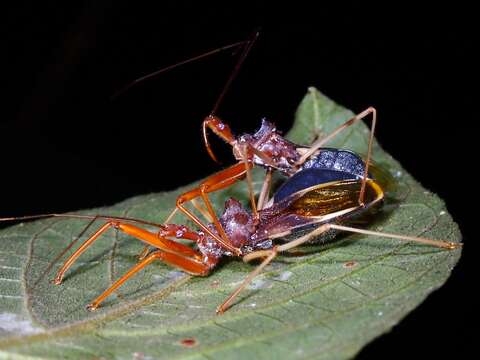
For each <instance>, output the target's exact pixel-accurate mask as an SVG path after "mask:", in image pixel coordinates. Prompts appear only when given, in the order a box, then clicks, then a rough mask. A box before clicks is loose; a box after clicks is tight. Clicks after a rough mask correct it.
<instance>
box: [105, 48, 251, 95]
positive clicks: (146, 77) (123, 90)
mask: <svg viewBox="0 0 480 360" xmlns="http://www.w3.org/2000/svg"><path fill="white" fill-rule="evenodd" d="M249 42H250V40H244V41H238V42H236V43H233V44H229V45H225V46H222V47H219V48H216V49H213V50H210V51H207V52H205V53H202V54H200V55H197V56H194V57H191V58H188V59H186V60H182V61H180V62H177V63H175V64H172V65H169V66H166V67H164V68H161V69H159V70H157V71H154V72H152V73H150V74H147V75H144V76H142V77H139V78H138V79H135V80H133V81H132V82H130V83H128V84H127V85H125V86H124V87H122V88H121V89H120V90H118V91H116V92H115V93H114V94H113V95H112V96H111V97H110V99H111V100H115V99H116V98H118V97H119V96H121V95H123V94H124V93H126V92H127V91H128V90H130V89H131V88H132V87H134V86H136V85H138V84H140V83H142V82H145V81H147V80H151V79H153V78H155V77H157V76H159V75H160V74H162V73H164V72H167V71H170V70H173V69H175V68H177V67H180V66H182V65H186V64H189V63H192V62H195V61H197V60H201V59H204V58H207V57H209V56H212V55H215V54H218V53H220V52H223V51H226V50H229V49H234V48H238V47H241V46H244V45H246V44H248V43H249Z"/></svg>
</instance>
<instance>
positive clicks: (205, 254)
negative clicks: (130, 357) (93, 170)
mask: <svg viewBox="0 0 480 360" xmlns="http://www.w3.org/2000/svg"><path fill="white" fill-rule="evenodd" d="M222 94H223V93H222ZM369 113H372V114H375V111H374V110H373V109H369V110H368V111H366V112H364V113H362V114H363V115H367V114H369ZM362 114H361V115H362ZM361 117H363V116H357V117H355V118H353V119H352V120H349V121H348V122H347V123H346V124H345V125H342V126H341V127H339V128H338V130H337V131H335V132H333V133H332V135H329V136H327V137H326V138H324V139H323V140H322V141H319V142H316V143H315V144H314V146H313V147H312V148H310V149H309V148H307V147H297V146H295V145H293V144H292V143H290V142H287V141H286V140H284V139H283V138H281V137H280V136H279V135H278V133H276V131H275V130H274V129H273V128H272V127H271V126H270V125H269V124H265V127H264V130H263V131H262V129H261V130H260V131H259V132H258V133H257V134H260V135H262V134H266V135H267V136H265V137H262V136H256V135H257V134H256V135H254V136H250V137H248V136H247V137H243V139H245V141H243V142H242V141H241V140H240V141H238V142H237V141H236V140H232V141H229V142H230V143H232V146H234V154H235V155H236V157H237V158H238V159H239V160H240V162H239V163H238V164H237V165H234V166H233V167H232V168H229V169H227V171H222V172H220V173H219V174H216V175H214V176H212V177H210V178H209V179H208V180H207V181H206V182H204V183H203V184H205V183H206V184H211V187H210V188H208V189H205V188H203V189H202V187H199V188H196V189H194V190H192V191H190V192H187V193H186V194H190V198H188V196H187V199H185V196H184V197H183V198H182V196H181V197H180V201H178V200H177V205H179V204H180V205H181V206H180V208H181V209H182V210H186V209H185V208H184V207H183V206H182V205H183V203H184V202H186V200H187V201H188V200H192V199H195V197H197V196H201V197H202V198H204V200H205V203H206V205H207V211H205V210H203V209H202V210H201V211H200V212H201V213H202V214H204V215H205V217H206V218H207V219H209V218H210V217H212V218H213V219H216V216H215V214H214V212H213V208H211V206H210V208H209V202H208V197H207V196H206V194H207V193H208V191H216V190H219V189H221V188H225V187H227V186H229V185H230V184H231V183H233V182H235V181H236V180H237V179H239V178H241V177H243V176H246V177H247V182H248V184H249V189H250V193H252V191H251V189H252V186H251V179H250V178H249V169H250V168H251V167H252V166H253V163H254V162H255V161H257V164H258V165H263V166H265V167H267V168H268V169H271V168H275V169H277V170H281V171H282V172H284V173H286V174H287V175H289V176H290V178H289V179H288V180H286V182H285V183H284V184H283V186H282V187H281V188H280V189H279V191H278V192H277V193H276V194H275V195H274V196H273V198H272V200H271V201H269V202H267V201H266V197H267V196H268V188H269V180H268V177H267V180H266V181H265V184H266V185H265V186H263V188H262V189H263V190H262V192H261V195H260V199H263V200H262V201H259V202H260V204H259V205H258V206H256V204H255V201H253V195H251V196H250V199H251V202H252V214H250V213H249V212H247V211H246V210H244V209H243V208H242V207H241V206H240V205H239V203H238V202H237V201H236V200H234V199H230V200H228V201H227V203H226V209H225V211H224V213H223V214H222V216H221V217H220V220H217V221H216V222H215V221H212V222H211V223H210V224H205V223H204V222H202V221H201V220H200V219H198V218H195V219H196V220H197V221H195V219H194V222H195V223H196V224H197V225H198V226H199V228H200V229H201V231H192V230H189V229H188V228H186V227H184V226H179V225H175V224H169V225H168V224H167V225H158V224H153V223H149V222H145V221H141V220H135V219H122V218H119V217H108V216H102V217H95V216H93V217H89V218H90V219H92V220H93V219H97V218H105V219H108V221H107V222H106V223H105V224H104V225H103V226H102V227H101V228H100V229H99V230H98V231H96V232H95V233H94V234H93V235H92V236H90V237H89V238H88V239H87V240H86V241H85V242H84V244H83V245H82V246H81V247H80V248H79V249H78V250H77V251H76V252H75V253H74V254H73V255H72V256H71V257H70V258H69V259H68V260H67V261H66V262H65V264H64V266H63V267H62V268H61V269H60V271H59V272H58V274H57V276H56V278H55V282H56V283H60V282H61V281H62V278H63V274H64V273H65V271H66V270H67V269H68V268H69V267H70V266H71V265H72V263H73V262H74V261H75V260H76V259H77V258H78V256H80V254H81V253H82V252H83V251H85V250H86V249H87V248H88V246H90V245H91V244H92V243H93V242H94V241H95V240H96V239H98V237H99V236H100V235H101V234H102V233H103V232H105V231H106V230H107V229H108V228H110V227H114V228H117V229H119V230H121V231H123V232H125V233H127V234H129V235H132V236H134V237H137V238H139V239H140V240H142V241H143V242H145V243H147V244H149V245H150V246H153V247H154V248H155V249H156V250H154V251H152V252H150V253H148V254H145V255H144V256H143V257H142V259H141V260H140V261H139V262H138V264H137V265H136V266H134V267H133V268H132V269H131V270H130V271H128V272H127V273H126V274H125V275H124V276H122V277H121V278H120V279H119V280H118V281H117V282H116V283H115V284H114V285H113V286H112V287H111V288H109V289H108V290H107V291H105V292H104V293H103V294H102V295H101V296H100V297H99V298H97V299H96V300H95V301H94V302H93V303H92V304H90V309H92V310H93V309H95V308H96V307H97V306H98V305H99V304H100V303H101V302H102V301H103V299H104V298H105V297H107V296H108V295H109V294H110V293H111V292H112V291H114V290H115V289H116V288H118V286H120V285H121V284H122V283H123V282H125V281H126V280H127V279H128V278H130V277H131V276H132V275H134V274H135V273H136V272H137V271H139V270H141V269H142V268H143V267H145V266H146V265H148V264H149V263H151V262H152V261H154V260H163V261H164V262H166V263H169V264H171V265H174V266H177V267H179V268H181V269H182V270H184V271H186V272H189V273H192V274H195V275H206V274H208V273H209V272H210V271H211V270H212V269H213V268H214V267H215V265H216V264H217V263H218V260H219V259H220V258H221V257H222V256H225V255H226V256H232V255H236V256H244V259H245V260H251V259H254V258H257V257H263V258H265V259H264V261H263V262H262V263H261V264H260V266H259V267H258V268H257V269H256V270H255V271H254V272H252V274H251V275H250V276H249V277H247V279H246V280H245V282H244V283H243V284H242V285H241V286H240V287H239V288H238V289H237V291H235V292H234V293H233V294H232V296H230V297H229V298H228V299H227V301H225V303H223V304H222V305H221V306H219V308H218V312H223V311H224V310H226V309H227V308H228V306H229V305H230V304H231V301H232V300H233V298H234V297H235V296H236V294H238V292H239V291H240V290H241V289H242V288H244V287H245V285H246V284H247V283H248V282H249V281H251V279H252V278H253V277H254V276H255V275H256V274H258V273H259V272H260V271H261V270H262V269H263V268H264V267H265V266H266V265H267V264H268V263H269V262H270V261H271V260H272V259H273V258H274V257H275V256H276V254H277V253H278V252H281V251H286V250H289V249H291V248H293V247H295V246H298V245H300V244H302V243H304V242H307V241H310V240H312V239H313V238H315V237H317V236H321V235H324V236H325V234H330V232H331V231H335V230H337V231H350V232H359V233H364V234H369V235H380V236H390V237H395V238H400V239H405V240H411V241H417V242H426V243H429V244H431V245H435V246H439V247H444V248H448V249H452V248H456V247H458V246H459V245H458V244H456V243H449V242H442V241H436V240H429V239H424V238H417V237H409V236H403V235H394V234H384V233H376V232H370V231H366V230H361V229H355V228H352V227H346V226H344V225H339V224H338V223H339V222H340V223H343V222H346V221H347V220H349V219H351V218H353V217H356V216H357V215H359V214H361V213H365V212H368V211H369V210H370V209H371V208H373V207H376V205H379V204H380V203H381V201H382V199H383V190H382V187H381V186H380V185H379V184H378V183H377V182H376V181H375V179H372V178H368V176H367V175H368V173H369V171H368V166H369V159H370V153H371V143H372V139H373V130H374V126H372V132H371V135H370V141H369V151H368V156H367V161H366V162H364V161H363V160H361V159H360V158H359V157H358V156H356V155H355V154H352V153H350V152H348V151H344V150H338V149H322V151H320V152H318V150H319V149H320V147H321V146H322V145H323V143H324V142H325V141H326V140H328V139H330V138H331V137H333V136H335V135H336V134H337V133H338V132H339V131H341V130H342V129H344V128H345V127H347V126H348V125H349V124H351V123H353V122H356V121H358V120H359V119H360V118H361ZM222 124H223V123H221V122H220V120H219V119H218V118H216V117H214V116H209V117H208V118H207V119H206V121H205V122H204V134H205V130H206V129H207V128H210V129H213V130H214V132H217V133H218V134H220V135H221V136H223V138H224V139H225V140H228V139H227V137H226V135H225V134H227V135H228V134H231V133H230V132H229V130H228V127H227V126H226V125H225V124H223V125H222ZM373 124H375V121H374V123H373ZM258 138H262V139H266V140H267V141H265V142H263V143H260V145H262V147H263V148H260V149H259V147H258V146H257V147H256V146H255V145H258V143H257V140H258ZM230 139H233V136H232V137H231V138H230ZM250 140H251V141H250ZM234 141H235V144H233V142H234ZM242 143H244V144H245V145H242ZM272 143H275V144H277V145H281V148H282V149H283V147H285V148H286V152H287V153H290V150H292V148H294V150H295V151H296V152H297V153H296V154H295V155H293V156H294V157H296V158H297V160H298V162H299V163H300V161H301V160H303V161H304V163H305V161H306V160H307V159H308V162H307V164H308V165H304V166H299V165H298V164H297V163H295V162H292V161H289V160H287V161H284V160H285V159H286V158H284V157H283V156H280V157H279V160H280V161H279V162H277V165H278V166H277V165H276V166H273V165H275V164H274V163H273V162H271V160H270V161H269V160H268V152H267V151H265V147H264V145H265V144H267V145H268V146H266V148H268V147H269V146H271V144H272ZM238 144H240V145H238ZM319 144H320V145H319ZM207 149H209V152H210V153H211V150H210V148H209V147H208V143H207ZM260 150H262V151H260ZM249 152H250V153H249ZM309 152H310V154H309ZM211 154H212V155H213V153H211ZM311 155H315V156H311ZM326 157H327V158H328V157H330V160H331V157H333V158H335V159H336V160H335V161H325V160H326ZM303 158H304V159H303ZM297 166H299V167H298V168H296V167H297ZM232 169H233V170H232ZM288 169H290V170H288ZM269 171H271V170H269ZM208 181H210V182H208ZM202 190H208V191H202ZM260 199H259V200H260ZM265 204H266V205H265ZM194 205H195V203H194ZM195 207H196V208H199V209H201V208H200V206H199V205H198V204H197V205H196V206H195ZM184 212H185V211H184ZM212 213H213V216H212ZM189 214H190V215H192V213H191V212H190V213H189ZM59 216H68V215H59ZM190 218H192V216H190ZM17 219H18V218H17ZM131 222H137V223H143V224H145V225H152V226H156V227H158V228H159V229H160V230H159V232H158V233H157V234H156V233H152V232H149V231H146V230H144V229H141V228H140V227H138V226H135V225H132V224H131ZM313 228H315V229H313ZM218 229H221V230H220V231H219V230H218ZM222 231H223V234H222ZM265 231H266V232H265ZM299 232H302V233H303V232H306V234H305V235H303V236H301V237H299V238H294V239H293V240H291V241H289V242H287V243H285V244H283V245H278V246H275V245H273V242H272V240H273V239H275V238H279V237H285V236H288V235H292V236H294V235H298V233H299ZM169 238H170V239H169ZM171 238H183V239H186V240H192V241H194V242H195V243H196V244H197V245H198V248H199V250H196V249H193V248H191V247H189V246H186V245H183V244H181V243H178V242H176V241H173V240H171Z"/></svg>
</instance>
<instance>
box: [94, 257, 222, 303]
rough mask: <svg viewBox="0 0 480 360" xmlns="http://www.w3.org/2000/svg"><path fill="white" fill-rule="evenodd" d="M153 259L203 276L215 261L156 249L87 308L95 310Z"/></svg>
mask: <svg viewBox="0 0 480 360" xmlns="http://www.w3.org/2000/svg"><path fill="white" fill-rule="evenodd" d="M154 260H161V261H163V262H165V263H167V264H170V265H173V266H175V267H177V268H179V269H181V270H183V271H185V272H187V273H189V274H192V275H199V276H205V275H208V273H209V272H210V269H211V268H212V267H213V266H214V265H215V263H216V261H212V262H211V263H210V264H205V263H203V262H199V261H196V260H194V259H191V258H187V257H183V256H180V255H177V254H173V253H169V252H163V251H161V250H156V251H154V252H153V253H151V254H150V255H148V256H147V257H146V258H144V259H143V260H141V261H140V262H139V263H138V264H136V265H135V266H134V267H132V268H131V269H130V270H129V271H127V272H126V273H125V274H124V275H123V276H122V277H121V278H120V279H118V280H117V281H115V283H114V284H113V285H112V286H110V287H109V288H108V289H107V290H105V291H104V292H103V293H102V294H101V295H100V296H99V297H97V298H96V299H95V300H94V301H92V302H91V303H90V304H88V305H87V309H88V310H90V311H93V310H96V309H97V308H98V306H99V305H100V303H101V302H102V301H103V300H105V299H106V298H107V297H108V296H109V295H110V294H111V293H112V292H114V291H115V290H117V289H118V288H119V287H120V286H121V285H122V284H123V283H124V282H125V281H127V280H128V279H130V278H131V277H132V276H133V275H135V274H136V273H137V272H139V271H140V270H142V269H143V268H144V267H145V266H147V265H149V264H150V263H151V262H153V261H154Z"/></svg>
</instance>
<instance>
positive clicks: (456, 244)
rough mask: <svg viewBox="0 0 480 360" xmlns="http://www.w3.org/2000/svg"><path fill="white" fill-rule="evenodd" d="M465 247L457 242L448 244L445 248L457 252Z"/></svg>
mask: <svg viewBox="0 0 480 360" xmlns="http://www.w3.org/2000/svg"><path fill="white" fill-rule="evenodd" d="M462 246H463V243H457V242H447V244H446V245H445V248H446V249H448V250H455V249H459V248H461V247H462Z"/></svg>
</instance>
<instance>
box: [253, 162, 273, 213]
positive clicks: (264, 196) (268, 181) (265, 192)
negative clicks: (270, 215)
mask: <svg viewBox="0 0 480 360" xmlns="http://www.w3.org/2000/svg"><path fill="white" fill-rule="evenodd" d="M271 185H272V168H268V169H267V171H266V173H265V179H264V180H263V185H262V190H261V191H260V195H259V196H258V204H257V208H258V210H262V209H263V207H264V206H265V204H266V203H267V202H268V200H269V194H270V186H271Z"/></svg>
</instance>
